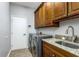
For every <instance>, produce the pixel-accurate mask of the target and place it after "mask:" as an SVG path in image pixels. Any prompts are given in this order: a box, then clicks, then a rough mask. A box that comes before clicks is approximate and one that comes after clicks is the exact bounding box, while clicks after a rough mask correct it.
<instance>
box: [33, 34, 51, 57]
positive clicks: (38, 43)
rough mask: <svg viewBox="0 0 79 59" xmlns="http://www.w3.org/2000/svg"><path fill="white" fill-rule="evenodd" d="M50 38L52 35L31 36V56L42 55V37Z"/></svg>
mask: <svg viewBox="0 0 79 59" xmlns="http://www.w3.org/2000/svg"><path fill="white" fill-rule="evenodd" d="M46 38H52V35H45V34H44V35H43V34H42V35H40V34H38V35H37V34H35V35H33V37H32V56H33V57H41V56H42V39H46Z"/></svg>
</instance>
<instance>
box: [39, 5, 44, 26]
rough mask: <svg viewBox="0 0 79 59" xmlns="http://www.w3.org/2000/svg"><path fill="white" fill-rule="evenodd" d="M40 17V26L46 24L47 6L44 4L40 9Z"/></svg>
mask: <svg viewBox="0 0 79 59" xmlns="http://www.w3.org/2000/svg"><path fill="white" fill-rule="evenodd" d="M39 17H40V21H39V23H40V27H44V26H45V6H44V4H43V6H41V7H40V9H39Z"/></svg>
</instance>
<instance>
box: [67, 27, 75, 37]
mask: <svg viewBox="0 0 79 59" xmlns="http://www.w3.org/2000/svg"><path fill="white" fill-rule="evenodd" d="M69 28H71V29H72V36H74V28H73V27H72V26H68V29H67V30H66V34H68V30H69Z"/></svg>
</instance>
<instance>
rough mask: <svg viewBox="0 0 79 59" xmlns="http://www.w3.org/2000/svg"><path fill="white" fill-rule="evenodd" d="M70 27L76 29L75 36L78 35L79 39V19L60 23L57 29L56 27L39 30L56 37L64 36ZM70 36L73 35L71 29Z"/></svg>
mask: <svg viewBox="0 0 79 59" xmlns="http://www.w3.org/2000/svg"><path fill="white" fill-rule="evenodd" d="M69 25H71V26H73V27H74V31H75V35H77V36H78V37H79V18H76V19H72V20H67V21H62V22H60V26H59V27H56V28H55V27H51V28H41V29H39V32H40V31H41V32H43V33H45V34H51V35H55V34H59V35H63V34H65V31H66V29H67V28H68V26H69ZM68 35H71V29H70V30H69V34H68Z"/></svg>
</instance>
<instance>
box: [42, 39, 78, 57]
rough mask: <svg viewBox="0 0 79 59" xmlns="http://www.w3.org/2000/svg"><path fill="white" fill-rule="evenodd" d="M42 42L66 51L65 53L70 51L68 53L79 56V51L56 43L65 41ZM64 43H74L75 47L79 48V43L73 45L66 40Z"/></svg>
mask: <svg viewBox="0 0 79 59" xmlns="http://www.w3.org/2000/svg"><path fill="white" fill-rule="evenodd" d="M42 40H43V41H45V42H47V43H49V44H51V45H54V46H57V47H59V48H61V49H63V50H65V51H68V52H70V53H72V54H74V55H77V56H79V49H73V48H69V47H66V46H63V45H60V44H57V43H56V41H63V40H61V39H56V38H49V39H42ZM64 41H65V42H67V43H72V44H75V45H77V46H79V44H78V43H73V42H69V41H66V40H64Z"/></svg>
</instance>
